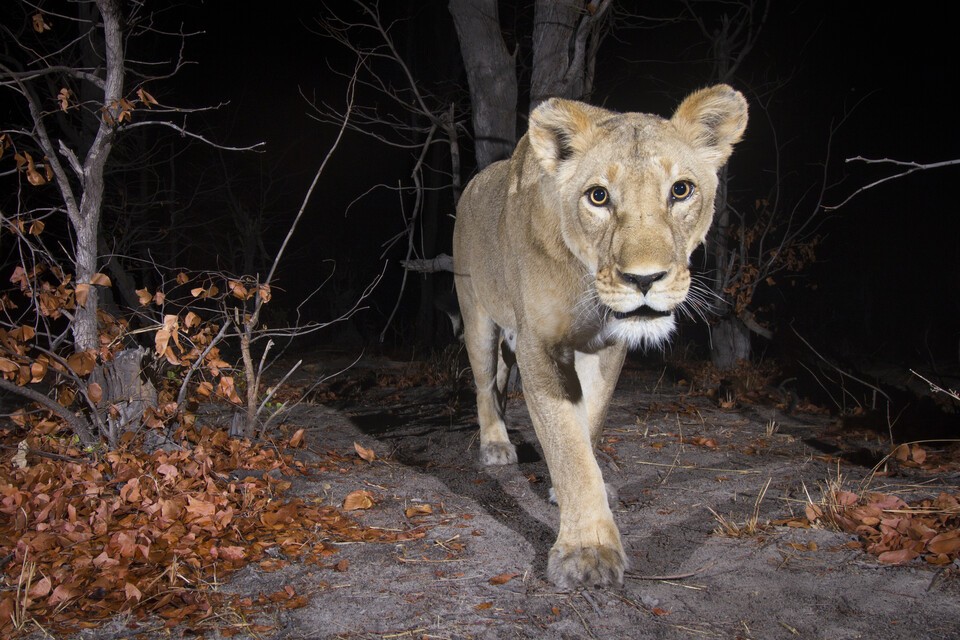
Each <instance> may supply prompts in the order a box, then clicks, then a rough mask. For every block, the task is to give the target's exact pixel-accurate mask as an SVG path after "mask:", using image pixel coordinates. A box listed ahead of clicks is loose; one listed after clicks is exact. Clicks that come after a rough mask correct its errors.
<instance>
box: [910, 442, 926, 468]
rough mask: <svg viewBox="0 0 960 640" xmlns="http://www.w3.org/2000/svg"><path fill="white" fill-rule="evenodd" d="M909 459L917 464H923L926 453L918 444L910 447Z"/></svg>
mask: <svg viewBox="0 0 960 640" xmlns="http://www.w3.org/2000/svg"><path fill="white" fill-rule="evenodd" d="M910 457H911V458H913V461H914V462H916V463H917V464H923V463H924V462H925V461H926V459H927V451H926V449H924V448H923V447H921V446H920V445H918V444H915V445H913V446H912V447H910Z"/></svg>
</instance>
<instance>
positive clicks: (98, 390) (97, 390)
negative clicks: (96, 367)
mask: <svg viewBox="0 0 960 640" xmlns="http://www.w3.org/2000/svg"><path fill="white" fill-rule="evenodd" d="M87 397H89V398H90V402H92V403H93V404H95V405H99V404H100V401H101V400H103V388H102V387H101V386H100V384H99V383H96V382H91V383H90V384H88V385H87Z"/></svg>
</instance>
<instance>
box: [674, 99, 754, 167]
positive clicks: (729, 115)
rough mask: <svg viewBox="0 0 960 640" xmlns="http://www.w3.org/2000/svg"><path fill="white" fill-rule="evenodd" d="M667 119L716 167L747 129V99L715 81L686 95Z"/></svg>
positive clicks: (725, 158) (725, 159) (723, 160)
mask: <svg viewBox="0 0 960 640" xmlns="http://www.w3.org/2000/svg"><path fill="white" fill-rule="evenodd" d="M670 122H672V123H673V125H674V126H675V127H676V128H677V131H679V132H680V135H681V136H683V137H684V138H685V139H686V140H687V141H689V142H690V143H691V144H692V145H693V146H694V147H696V148H697V149H699V150H700V151H702V152H705V155H706V159H708V160H710V161H712V162H714V163H715V164H716V165H717V167H718V168H719V167H720V166H721V165H722V164H723V163H724V162H726V161H727V158H729V157H730V154H731V153H733V145H734V144H736V143H737V142H739V141H740V138H741V137H743V132H744V130H745V129H746V128H747V100H746V99H745V98H744V97H743V94H742V93H740V92H739V91H737V90H736V89H734V88H733V87H730V86H728V85H725V84H718V85H715V86H712V87H708V88H706V89H701V90H700V91H696V92H694V93H691V94H690V95H689V96H687V97H686V98H685V99H684V101H683V102H682V103H680V106H679V107H677V110H676V112H675V113H674V114H673V117H672V118H671V119H670Z"/></svg>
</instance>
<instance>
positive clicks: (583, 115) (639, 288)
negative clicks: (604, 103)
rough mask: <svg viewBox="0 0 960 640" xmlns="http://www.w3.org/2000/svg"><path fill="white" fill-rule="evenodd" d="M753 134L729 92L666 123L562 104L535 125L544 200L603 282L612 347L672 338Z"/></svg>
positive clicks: (720, 89) (742, 106) (708, 97)
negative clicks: (721, 179)
mask: <svg viewBox="0 0 960 640" xmlns="http://www.w3.org/2000/svg"><path fill="white" fill-rule="evenodd" d="M746 124H747V103H746V100H745V99H744V98H743V96H742V95H741V94H740V93H739V92H738V91H735V90H734V89H732V88H731V87H728V86H726V85H717V86H714V87H710V88H708V89H704V90H701V91H698V92H696V93H693V94H692V95H690V96H689V97H687V98H686V99H685V100H684V101H683V103H682V104H681V105H680V106H679V107H678V108H677V110H676V112H675V113H674V114H673V116H672V117H671V118H670V119H669V120H667V119H664V118H660V117H658V116H655V115H649V114H641V113H623V114H620V113H614V112H611V111H607V110H605V109H601V108H598V107H592V106H589V105H586V104H583V103H580V102H573V101H569V100H561V99H557V98H554V99H551V100H549V101H547V102H545V103H543V104H542V105H540V106H539V107H537V109H535V110H534V112H533V113H532V114H531V117H530V126H529V131H528V135H529V140H530V146H531V149H532V150H533V153H534V155H535V157H536V158H537V161H538V162H539V164H540V166H541V167H542V169H543V173H544V174H545V175H546V176H547V179H546V180H544V181H542V183H541V190H542V191H541V194H542V196H543V198H544V201H545V202H546V203H548V204H549V205H550V207H551V208H552V210H553V211H555V212H556V214H557V215H558V216H559V224H560V228H561V231H562V235H563V239H564V242H565V243H566V245H567V247H568V249H569V250H570V251H571V252H572V253H573V254H574V255H575V256H576V257H577V258H578V259H579V260H580V262H582V263H583V265H584V266H585V268H586V270H587V271H588V273H589V274H590V275H591V276H592V277H593V279H594V286H593V290H592V292H591V294H592V293H593V292H595V294H596V296H595V301H596V304H597V305H598V307H599V309H600V311H601V312H602V313H603V314H605V315H606V316H607V323H606V329H605V337H614V338H618V339H622V340H625V341H626V342H628V343H629V344H630V345H631V346H648V345H656V344H660V343H662V342H663V341H664V340H665V339H666V338H667V337H668V336H669V335H670V333H672V331H673V329H674V326H675V320H674V312H675V310H676V309H677V308H678V306H679V305H680V304H681V303H682V302H683V301H684V300H685V299H686V298H687V294H688V292H689V290H690V283H691V277H690V269H689V261H690V255H691V253H693V251H694V249H696V248H697V246H699V245H700V244H701V243H702V242H703V241H704V238H705V237H706V234H707V230H708V229H709V227H710V223H711V221H712V218H713V210H714V198H715V196H716V191H717V184H718V178H717V172H718V171H719V170H720V168H721V167H722V166H723V165H724V163H725V162H726V161H727V158H729V156H730V154H731V152H732V147H733V145H734V143H736V142H737V141H739V140H740V138H741V136H742V135H743V132H744V129H745V128H746Z"/></svg>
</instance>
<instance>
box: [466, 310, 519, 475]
mask: <svg viewBox="0 0 960 640" xmlns="http://www.w3.org/2000/svg"><path fill="white" fill-rule="evenodd" d="M464 342H465V344H466V347H467V355H468V356H469V358H470V367H471V368H472V369H473V380H474V383H475V384H476V386H477V419H478V421H479V422H480V462H481V464H483V465H486V466H496V465H507V464H516V462H517V448H516V447H515V446H514V445H513V443H511V442H510V438H509V436H508V435H507V425H506V423H505V422H504V409H505V402H504V400H505V397H506V395H505V394H506V388H505V385H502V382H503V376H502V375H501V376H498V375H497V373H498V369H499V368H500V367H501V366H503V365H502V362H503V358H502V356H501V354H500V328H499V327H498V326H497V325H496V323H494V322H493V320H492V319H490V318H489V317H487V316H485V315H483V314H481V313H477V312H476V311H474V312H473V313H470V312H467V313H465V314H464ZM498 378H499V380H498ZM498 382H500V383H501V384H498Z"/></svg>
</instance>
